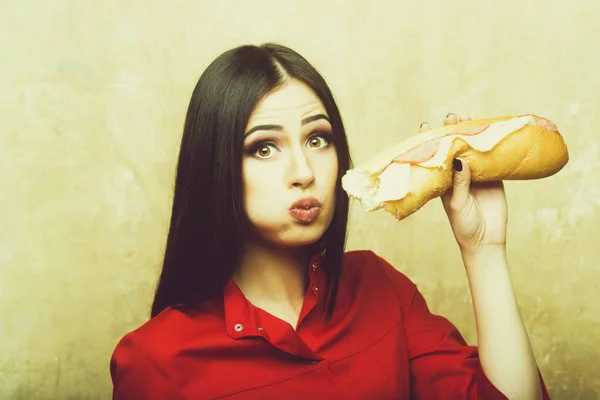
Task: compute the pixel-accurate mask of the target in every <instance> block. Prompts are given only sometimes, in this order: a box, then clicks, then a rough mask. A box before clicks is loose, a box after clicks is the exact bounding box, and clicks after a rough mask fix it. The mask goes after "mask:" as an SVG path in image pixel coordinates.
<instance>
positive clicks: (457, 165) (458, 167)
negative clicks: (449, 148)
mask: <svg viewBox="0 0 600 400" xmlns="http://www.w3.org/2000/svg"><path fill="white" fill-rule="evenodd" d="M452 165H453V166H454V169H455V170H457V171H459V172H460V171H462V163H461V162H460V160H459V159H457V158H455V159H454V160H452Z"/></svg>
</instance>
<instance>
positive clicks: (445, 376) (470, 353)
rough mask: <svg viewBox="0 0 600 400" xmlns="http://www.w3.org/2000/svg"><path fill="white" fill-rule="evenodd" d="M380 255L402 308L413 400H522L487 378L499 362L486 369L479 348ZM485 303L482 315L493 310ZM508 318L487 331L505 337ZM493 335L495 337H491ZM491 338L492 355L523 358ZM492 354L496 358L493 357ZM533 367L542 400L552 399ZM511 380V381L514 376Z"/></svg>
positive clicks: (493, 300)
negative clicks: (437, 311) (511, 355)
mask: <svg viewBox="0 0 600 400" xmlns="http://www.w3.org/2000/svg"><path fill="white" fill-rule="evenodd" d="M375 257H376V258H377V261H376V262H375V264H376V265H379V267H380V268H381V269H382V270H383V273H384V275H385V276H386V278H387V280H388V281H389V282H390V284H391V287H392V289H393V290H394V291H395V292H396V295H397V297H398V300H399V304H400V308H401V310H402V315H403V321H404V328H405V332H406V344H407V352H408V360H409V369H410V381H411V396H412V397H411V398H414V399H423V400H431V399H471V400H475V399H485V400H507V399H520V398H521V397H518V396H517V397H515V396H514V393H513V392H511V391H510V390H511V387H508V388H507V387H504V386H501V387H500V388H499V387H497V386H496V382H498V380H497V379H494V382H492V381H491V380H490V379H489V378H490V377H491V376H494V375H493V374H491V375H490V376H488V375H487V373H488V371H487V363H489V362H490V361H491V362H492V363H494V364H495V367H497V366H498V364H497V363H496V362H495V360H494V359H491V358H488V359H487V360H486V361H485V364H486V365H485V367H484V366H483V364H484V362H483V361H482V359H481V357H480V354H479V349H478V347H476V346H469V345H467V343H466V342H465V340H464V338H463V337H462V336H461V334H460V332H459V331H458V330H457V329H456V327H455V326H454V325H453V324H452V323H451V322H450V321H448V320H447V319H446V318H444V317H442V316H439V315H436V314H433V313H432V312H431V311H430V310H429V308H428V306H427V302H426V301H425V299H424V297H423V295H422V294H421V293H420V291H419V290H418V288H417V287H416V285H415V284H414V283H413V282H412V281H410V280H409V279H408V278H407V277H406V276H405V275H404V274H402V273H401V272H400V271H398V270H397V269H395V268H394V267H393V266H392V265H391V264H389V263H388V262H387V261H386V260H384V259H383V258H381V257H378V256H375ZM468 263H471V260H468ZM489 277H491V280H492V279H496V278H495V277H492V276H491V275H489ZM472 278H474V276H472ZM496 283H499V282H496ZM496 283H493V284H496ZM475 289H476V290H485V287H484V286H481V285H479V286H477V284H475ZM494 293H495V291H490V293H487V294H488V295H489V296H487V297H486V298H487V299H492V302H495V301H496V298H494V297H493V296H494ZM484 304H485V300H484V302H481V301H479V302H478V304H477V307H480V308H479V310H478V312H480V311H484V312H486V313H487V312H489V311H488V310H482V309H481V306H483V305H484ZM504 304H506V302H504ZM494 312H496V311H495V310H492V314H491V315H490V317H491V319H493V318H494V317H493V313H494ZM504 320H505V319H502V320H500V319H498V320H496V321H494V322H492V324H495V326H500V328H499V329H498V330H499V331H500V332H496V331H495V330H496V328H495V326H492V324H488V325H487V329H492V330H494V333H498V334H499V335H500V336H501V335H503V334H504V329H505V328H504V327H503V326H501V325H502V323H503V321H504ZM478 325H479V326H478V327H481V318H480V319H479V321H478ZM488 337H489V338H491V336H488ZM484 338H485V335H484ZM487 340H488V342H487V343H486V345H491V347H492V351H496V350H498V351H499V352H500V353H502V354H504V353H507V354H509V353H510V354H513V357H518V356H519V354H518V353H519V352H518V351H517V349H511V348H510V347H511V346H513V344H514V342H513V341H512V339H511V338H502V339H501V340H503V341H504V343H505V344H506V346H507V348H508V350H507V349H506V348H503V349H496V348H495V346H499V344H497V343H493V342H490V341H489V339H487ZM521 344H522V343H521ZM485 350H488V349H485V348H484V352H485ZM488 353H489V352H488ZM515 353H517V355H516V356H515V355H514V354H515ZM486 355H487V354H486ZM490 355H492V357H493V354H490ZM508 357H510V355H509V356H508ZM510 361H511V362H513V363H514V364H518V365H522V364H523V360H517V359H510ZM529 361H531V362H534V360H533V358H530V359H529ZM533 365H534V368H535V373H536V374H538V377H539V383H540V384H541V390H542V393H543V397H542V398H543V399H544V400H549V399H550V396H549V395H548V392H547V390H546V387H545V385H544V381H543V379H542V377H541V375H540V374H539V371H538V370H537V368H536V366H535V363H534V364H533ZM510 367H512V366H510ZM521 368H522V367H521ZM517 375H518V372H517ZM508 379H509V380H510V377H508ZM520 379H521V378H520ZM501 384H502V383H500V385H501ZM519 385H520V383H518V382H516V383H515V384H514V385H512V386H513V387H517V388H518V387H519Z"/></svg>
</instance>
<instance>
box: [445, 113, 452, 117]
mask: <svg viewBox="0 0 600 400" xmlns="http://www.w3.org/2000/svg"><path fill="white" fill-rule="evenodd" d="M451 115H454V113H448V115H446V118H448V117H450V116H451Z"/></svg>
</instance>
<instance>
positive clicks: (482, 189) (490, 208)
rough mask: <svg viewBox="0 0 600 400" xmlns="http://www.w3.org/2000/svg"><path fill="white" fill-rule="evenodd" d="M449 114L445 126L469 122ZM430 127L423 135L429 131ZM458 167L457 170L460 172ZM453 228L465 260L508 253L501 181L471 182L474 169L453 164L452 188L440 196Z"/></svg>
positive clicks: (458, 161) (462, 163)
mask: <svg viewBox="0 0 600 400" xmlns="http://www.w3.org/2000/svg"><path fill="white" fill-rule="evenodd" d="M470 119H471V118H470V117H469V116H466V115H463V116H461V117H460V118H457V117H456V115H454V114H448V115H447V116H446V118H445V119H444V125H452V124H456V123H458V122H463V121H468V120H470ZM429 129H430V127H429V125H428V124H427V123H424V124H422V125H421V129H420V131H421V132H423V131H427V130H429ZM457 167H458V168H457ZM441 200H442V205H443V207H444V210H445V211H446V215H447V216H448V220H449V221H450V227H451V228H452V232H453V234H454V237H455V239H456V241H457V243H458V246H459V248H460V250H461V253H462V254H463V256H465V255H476V254H480V253H485V252H486V251H488V250H493V251H497V250H500V251H504V250H505V249H506V225H507V222H508V207H507V203H506V194H505V192H504V185H503V183H502V181H499V182H471V169H470V167H469V165H468V163H467V162H466V161H465V160H463V159H460V158H458V159H455V160H454V178H453V186H452V187H451V188H450V189H449V190H448V191H447V192H446V193H444V194H443V195H442V196H441Z"/></svg>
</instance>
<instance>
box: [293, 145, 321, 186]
mask: <svg viewBox="0 0 600 400" xmlns="http://www.w3.org/2000/svg"><path fill="white" fill-rule="evenodd" d="M314 180H315V174H314V171H313V169H312V165H311V163H310V161H309V159H308V158H307V157H306V154H304V152H303V151H302V150H297V151H295V152H294V153H293V154H292V156H291V159H290V166H289V187H290V188H291V187H300V188H303V189H304V188H306V187H308V186H310V184H311V183H313V182H314Z"/></svg>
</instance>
